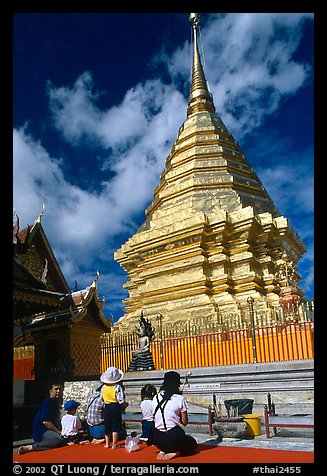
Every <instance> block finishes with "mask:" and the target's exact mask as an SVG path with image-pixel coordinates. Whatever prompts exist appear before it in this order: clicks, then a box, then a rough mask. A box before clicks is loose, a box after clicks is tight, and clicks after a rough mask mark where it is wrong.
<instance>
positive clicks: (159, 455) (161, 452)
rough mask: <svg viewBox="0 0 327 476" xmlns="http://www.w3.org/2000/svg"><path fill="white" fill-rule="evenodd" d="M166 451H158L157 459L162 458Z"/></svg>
mask: <svg viewBox="0 0 327 476" xmlns="http://www.w3.org/2000/svg"><path fill="white" fill-rule="evenodd" d="M165 454H166V453H164V452H163V451H160V452H159V453H158V456H157V459H163V457H164V456H165Z"/></svg>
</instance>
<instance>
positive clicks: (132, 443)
mask: <svg viewBox="0 0 327 476" xmlns="http://www.w3.org/2000/svg"><path fill="white" fill-rule="evenodd" d="M139 439H140V437H139V436H127V438H126V440H125V449H126V451H128V452H129V453H132V451H137V450H139V449H140V447H139V445H138V442H139Z"/></svg>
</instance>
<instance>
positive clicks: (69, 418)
mask: <svg viewBox="0 0 327 476" xmlns="http://www.w3.org/2000/svg"><path fill="white" fill-rule="evenodd" d="M61 427H62V430H61V435H62V436H75V435H77V433H78V430H79V429H80V428H81V420H80V419H79V418H78V416H77V415H70V414H69V413H67V415H64V416H63V417H62V419H61Z"/></svg>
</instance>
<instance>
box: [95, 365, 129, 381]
mask: <svg viewBox="0 0 327 476" xmlns="http://www.w3.org/2000/svg"><path fill="white" fill-rule="evenodd" d="M123 378H124V372H122V371H121V370H119V369H117V368H116V367H108V368H107V370H106V371H105V372H103V374H102V375H101V377H100V380H101V382H103V383H117V382H120V381H121V380H122V379H123Z"/></svg>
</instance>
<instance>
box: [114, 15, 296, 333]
mask: <svg viewBox="0 0 327 476" xmlns="http://www.w3.org/2000/svg"><path fill="white" fill-rule="evenodd" d="M190 21H191V22H192V27H193V32H194V53H193V54H194V58H193V71H192V84H191V92H190V96H189V99H188V108H187V118H186V120H185V121H184V123H183V124H182V126H181V127H180V129H179V131H178V135H177V139H176V141H175V143H174V145H173V146H172V149H171V152H170V154H169V156H168V157H167V159H166V167H165V170H164V171H163V173H162V174H161V177H160V184H159V185H158V186H157V187H156V189H155V191H154V200H153V202H152V203H151V205H150V206H149V207H148V209H147V210H146V212H145V213H146V220H145V222H144V223H143V225H142V226H141V227H140V228H139V229H138V231H137V232H136V233H135V234H134V235H133V236H132V237H131V238H130V239H129V240H128V241H127V242H126V243H125V244H123V245H122V246H121V248H120V249H119V250H117V251H116V253H115V255H114V257H115V259H116V261H118V263H119V264H120V265H121V266H122V268H123V269H124V270H125V271H127V273H128V282H127V283H126V284H125V286H124V287H125V288H126V289H127V290H128V292H129V297H128V298H127V299H126V300H125V301H124V302H125V304H126V308H125V311H126V314H125V315H124V316H123V317H121V318H120V319H119V321H118V322H117V323H116V325H117V326H118V327H120V328H121V329H128V330H134V328H135V325H136V323H137V319H138V317H139V316H140V313H141V310H143V314H144V316H145V317H147V318H150V320H153V321H154V322H155V320H156V316H157V315H158V314H159V315H160V314H161V315H162V316H163V322H164V323H166V322H171V323H174V322H185V321H192V322H194V320H197V319H200V318H201V320H202V322H203V319H204V320H205V321H206V320H215V321H217V322H221V323H222V322H223V319H224V316H226V315H227V314H228V313H233V312H236V311H237V310H238V309H240V308H241V307H242V306H246V305H247V304H246V303H247V299H248V298H249V297H250V296H251V297H252V298H253V299H254V303H255V306H256V309H268V308H270V309H271V308H274V307H276V308H278V307H279V306H280V304H279V283H278V279H277V278H276V275H277V274H276V273H277V270H278V266H279V264H280V258H281V255H282V253H284V255H283V256H285V253H286V255H287V256H288V257H289V259H290V260H292V262H293V263H294V264H295V269H296V263H297V262H298V260H299V259H300V258H301V256H302V254H303V253H304V251H305V247H304V244H303V242H302V241H301V239H300V238H299V237H298V235H297V234H296V233H295V232H294V231H293V230H292V228H291V227H290V225H289V223H288V220H287V219H286V218H285V217H284V216H281V215H280V213H279V212H278V210H277V209H276V207H275V206H274V203H273V201H272V199H271V198H270V196H269V195H268V193H267V191H266V190H265V188H264V187H263V185H262V183H261V181H260V179H259V178H258V177H257V175H256V174H255V172H254V170H253V169H252V167H251V166H250V164H249V163H248V161H247V160H246V158H245V157H244V154H243V153H242V151H241V149H240V147H239V145H238V144H237V142H236V141H235V139H234V138H233V136H232V135H231V134H230V132H229V131H228V130H227V128H226V126H225V125H224V123H223V121H222V120H221V118H220V117H218V116H217V115H216V113H215V106H214V103H213V99H212V95H211V93H210V92H209V90H208V87H207V83H206V79H205V75H204V72H203V68H202V64H201V59H200V55H199V49H198V39H197V34H198V14H196V13H193V14H190ZM299 280H300V277H299V275H298V274H297V273H296V271H295V281H299ZM199 322H200V321H199Z"/></svg>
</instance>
